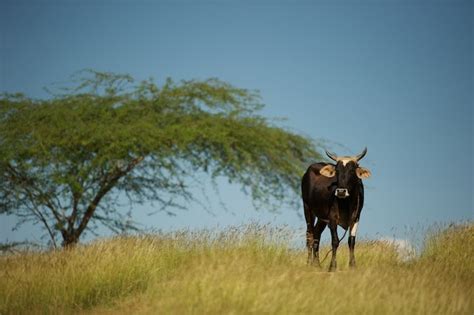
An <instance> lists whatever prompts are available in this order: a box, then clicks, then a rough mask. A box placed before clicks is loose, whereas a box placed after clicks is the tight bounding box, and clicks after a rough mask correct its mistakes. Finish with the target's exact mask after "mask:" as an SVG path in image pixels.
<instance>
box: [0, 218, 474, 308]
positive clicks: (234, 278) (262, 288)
mask: <svg viewBox="0 0 474 315" xmlns="http://www.w3.org/2000/svg"><path fill="white" fill-rule="evenodd" d="M288 239H290V235H289V234H288V231H286V230H284V229H277V228H270V227H268V226H258V225H251V226H246V227H237V228H230V229H228V230H226V231H224V232H215V231H199V232H189V231H182V232H177V233H171V234H164V235H147V236H139V237H117V238H113V239H109V240H103V241H98V242H95V243H92V244H89V245H85V246H78V247H77V248H75V249H73V250H66V251H57V252H46V253H33V252H30V253H28V252H26V253H21V254H15V255H4V256H1V257H0V314H21V313H23V314H31V313H77V312H86V313H92V314H131V313H133V314H189V313H191V314H223V313H224V314H262V313H263V314H301V313H329V314H332V313H334V314H343V313H344V314H473V313H474V302H473V301H474V294H473V292H474V291H473V289H474V260H473V258H474V225H463V226H456V227H452V228H449V229H447V230H443V231H440V232H438V233H437V234H433V235H432V236H431V237H430V238H428V240H427V243H426V246H425V249H424V251H423V252H422V253H421V254H420V256H419V257H418V258H416V259H413V260H410V261H402V260H400V259H399V257H398V254H397V250H396V248H395V247H394V246H393V245H390V244H388V243H384V242H376V241H372V242H371V241H365V242H359V243H358V244H357V245H356V258H357V263H358V267H357V269H356V270H349V268H348V267H347V264H348V250H347V246H346V244H344V246H342V244H341V247H340V249H339V251H338V267H339V269H338V270H339V271H338V272H336V273H328V272H326V271H325V270H318V269H315V268H314V267H309V266H306V265H305V255H306V253H305V250H304V249H301V250H295V249H292V247H291V246H289V243H288V241H287V240H288ZM344 243H345V242H344ZM327 249H328V247H325V248H323V249H322V253H325V252H326V251H327ZM328 262H329V259H328V260H327V261H326V262H325V264H324V265H327V264H328Z"/></svg>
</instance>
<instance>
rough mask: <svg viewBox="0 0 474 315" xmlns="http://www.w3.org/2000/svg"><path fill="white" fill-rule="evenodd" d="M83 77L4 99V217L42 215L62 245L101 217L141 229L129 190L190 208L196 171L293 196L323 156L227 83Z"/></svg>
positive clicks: (258, 192) (258, 193)
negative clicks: (124, 201) (127, 206)
mask: <svg viewBox="0 0 474 315" xmlns="http://www.w3.org/2000/svg"><path fill="white" fill-rule="evenodd" d="M74 82H75V85H74V86H72V87H71V86H69V87H68V88H64V89H59V91H57V92H55V93H54V94H52V96H51V97H49V98H46V99H33V98H29V97H26V96H25V95H22V94H4V95H3V96H1V98H0V177H1V178H0V213H2V214H9V215H16V216H18V217H19V218H20V221H19V223H20V224H21V223H23V222H27V221H31V222H36V223H38V222H39V223H41V224H42V225H43V226H44V228H45V229H46V231H47V233H48V235H49V237H50V239H51V241H52V242H53V243H54V244H55V243H56V239H57V238H58V236H61V237H62V241H63V245H65V246H67V245H71V244H75V243H76V242H78V240H79V237H80V236H81V234H82V233H83V232H84V231H85V230H86V229H87V228H88V227H90V224H94V223H101V224H104V225H105V226H107V227H109V228H110V229H112V230H114V231H124V230H127V229H133V228H134V226H133V224H131V223H130V221H127V220H125V219H124V215H123V214H122V213H121V212H120V211H117V203H118V199H117V196H119V195H125V196H127V198H128V199H129V200H130V201H131V202H138V203H142V202H144V201H153V202H154V203H155V205H156V206H158V207H163V208H166V209H173V207H180V206H183V205H182V204H180V202H179V200H191V199H192V198H193V195H192V193H191V190H190V189H189V186H188V185H187V179H189V177H190V176H191V177H192V176H193V174H194V173H196V172H198V171H204V172H206V173H208V174H210V176H211V178H217V177H219V176H224V177H226V178H228V180H229V181H231V182H235V183H238V184H240V185H242V187H244V188H245V189H246V191H247V192H248V193H249V195H250V196H251V197H252V199H253V200H254V201H256V202H257V203H260V204H263V205H266V204H268V203H271V202H272V201H278V202H281V201H285V200H286V201H292V200H293V201H294V200H295V199H296V197H297V196H299V181H300V176H301V174H302V172H303V170H304V169H305V168H306V167H307V166H308V164H309V163H310V162H312V161H314V160H315V159H316V158H320V155H319V153H318V152H317V150H316V144H315V143H314V141H312V140H311V139H309V138H307V137H303V136H301V135H298V134H296V133H294V132H292V131H289V130H287V129H285V128H282V127H279V126H277V125H276V124H275V123H273V122H272V121H271V120H269V119H267V118H265V117H263V116H262V115H261V114H260V110H261V108H262V106H263V105H262V104H261V100H260V97H259V95H258V93H256V92H253V91H249V90H246V89H241V88H236V87H234V86H232V85H230V84H228V83H226V82H223V81H221V80H218V79H208V80H190V81H180V82H174V81H173V80H171V79H167V80H166V81H165V82H164V83H163V84H161V85H158V84H156V83H154V81H153V80H151V79H150V80H146V81H141V82H136V81H134V80H133V79H132V78H131V77H130V76H128V75H117V74H113V73H102V72H96V71H92V70H89V71H85V72H81V73H79V74H78V75H77V76H76V78H75V81H74ZM171 211H172V210H171Z"/></svg>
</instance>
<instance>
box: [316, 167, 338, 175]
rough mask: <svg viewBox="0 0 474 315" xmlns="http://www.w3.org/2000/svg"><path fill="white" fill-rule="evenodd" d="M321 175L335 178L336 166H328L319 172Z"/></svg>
mask: <svg viewBox="0 0 474 315" xmlns="http://www.w3.org/2000/svg"><path fill="white" fill-rule="evenodd" d="M319 174H321V175H323V176H326V177H334V176H335V175H336V169H335V168H334V165H326V166H325V167H323V168H322V169H320V170H319Z"/></svg>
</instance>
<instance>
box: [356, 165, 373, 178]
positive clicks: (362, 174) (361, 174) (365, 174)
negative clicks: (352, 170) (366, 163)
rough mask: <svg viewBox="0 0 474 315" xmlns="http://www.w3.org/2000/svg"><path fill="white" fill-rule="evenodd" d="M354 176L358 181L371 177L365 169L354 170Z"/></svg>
mask: <svg viewBox="0 0 474 315" xmlns="http://www.w3.org/2000/svg"><path fill="white" fill-rule="evenodd" d="M356 174H357V177H359V178H360V179H364V178H369V177H370V176H371V175H372V174H371V173H370V171H369V170H368V169H366V168H365V167H358V168H357V169H356Z"/></svg>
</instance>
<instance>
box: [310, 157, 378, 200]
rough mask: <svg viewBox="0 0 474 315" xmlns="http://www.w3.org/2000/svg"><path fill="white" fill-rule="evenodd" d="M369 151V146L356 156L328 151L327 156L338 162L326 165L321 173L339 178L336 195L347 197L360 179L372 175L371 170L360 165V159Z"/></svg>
mask: <svg viewBox="0 0 474 315" xmlns="http://www.w3.org/2000/svg"><path fill="white" fill-rule="evenodd" d="M366 153H367V148H365V149H364V151H362V153H361V154H358V155H356V156H336V155H335V154H334V153H330V152H328V151H326V154H327V156H329V158H331V159H332V160H334V161H335V162H336V165H335V166H334V165H331V164H329V165H326V166H324V167H323V168H322V169H321V170H320V171H319V173H320V174H321V175H323V176H326V177H334V176H336V178H337V187H336V191H335V193H334V194H335V195H336V197H338V198H347V197H349V196H350V194H351V192H352V190H353V189H354V187H356V185H357V184H358V183H359V179H363V178H368V177H370V175H371V174H370V171H369V170H368V169H366V168H364V167H360V166H359V161H360V160H361V159H362V158H363V157H364V156H365V154H366Z"/></svg>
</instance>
